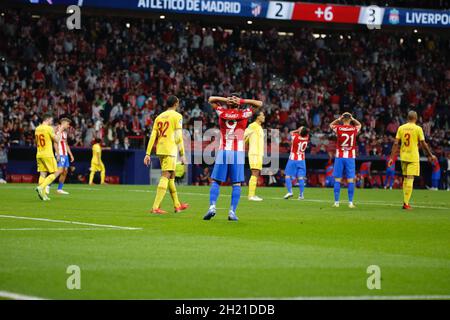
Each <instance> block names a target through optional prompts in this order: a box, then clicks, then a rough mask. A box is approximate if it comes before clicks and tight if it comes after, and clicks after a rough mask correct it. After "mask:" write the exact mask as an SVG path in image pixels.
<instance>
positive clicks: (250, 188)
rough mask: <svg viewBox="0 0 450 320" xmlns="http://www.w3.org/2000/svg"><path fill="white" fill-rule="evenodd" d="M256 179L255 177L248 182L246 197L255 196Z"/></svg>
mask: <svg viewBox="0 0 450 320" xmlns="http://www.w3.org/2000/svg"><path fill="white" fill-rule="evenodd" d="M257 181H258V178H257V177H255V176H253V175H252V176H251V177H250V181H249V182H248V197H249V198H250V197H254V196H255V194H256V182H257Z"/></svg>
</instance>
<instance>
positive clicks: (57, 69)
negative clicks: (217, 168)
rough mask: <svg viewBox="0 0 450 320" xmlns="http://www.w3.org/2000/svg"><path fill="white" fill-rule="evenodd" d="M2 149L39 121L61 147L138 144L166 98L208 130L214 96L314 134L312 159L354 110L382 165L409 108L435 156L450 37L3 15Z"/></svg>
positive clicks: (284, 127) (189, 125)
mask: <svg viewBox="0 0 450 320" xmlns="http://www.w3.org/2000/svg"><path fill="white" fill-rule="evenodd" d="M0 37H1V39H2V41H0V59H1V60H0V105H1V107H0V128H1V130H0V131H1V132H0V144H2V145H25V146H26V145H33V144H34V138H33V130H34V128H35V127H36V126H37V125H38V123H39V121H40V119H39V115H41V114H42V113H43V112H48V111H51V112H53V113H54V114H55V115H57V116H62V115H69V116H70V118H71V119H72V121H73V123H72V125H73V126H72V130H71V132H70V134H69V144H70V145H72V146H74V147H90V146H91V142H92V141H93V139H94V138H100V139H102V141H103V144H104V145H105V146H108V147H111V148H116V149H122V148H125V149H127V148H134V147H143V145H144V142H145V137H148V136H149V132H150V129H151V125H152V119H153V118H154V116H155V115H156V114H158V113H159V112H160V111H161V110H162V106H163V105H164V100H165V98H166V97H167V95H168V94H175V95H177V96H178V97H180V99H181V112H182V113H183V115H184V119H185V120H184V123H185V128H186V129H187V130H189V131H190V132H191V135H192V136H196V135H198V134H199V132H194V121H196V120H201V121H202V122H203V130H206V129H208V128H214V127H216V124H217V121H216V115H215V114H214V113H213V112H212V109H211V108H210V106H209V105H208V103H207V98H208V96H210V95H212V94H222V95H228V94H230V93H231V92H241V94H242V96H244V97H254V98H258V99H261V100H263V101H265V108H264V111H265V112H266V123H267V125H266V126H267V127H268V128H271V129H274V128H276V129H279V130H280V131H281V135H280V146H281V147H282V148H285V149H282V150H286V151H287V148H288V146H289V141H288V138H289V135H288V132H289V130H291V129H295V128H296V127H297V126H299V125H308V126H309V127H310V128H311V149H310V150H309V152H311V153H328V152H330V151H332V150H333V145H334V144H333V138H332V136H333V135H332V134H331V132H330V130H329V128H328V125H329V123H330V122H331V121H332V120H333V119H334V118H335V117H336V116H337V114H339V113H342V112H344V111H351V112H352V113H353V114H354V116H355V117H356V118H357V119H360V120H361V122H362V123H363V130H362V133H361V134H360V136H359V141H358V151H359V155H378V156H386V155H388V154H389V152H390V148H391V146H392V142H393V138H394V136H395V132H396V129H397V128H398V126H399V125H400V124H402V123H404V122H405V115H406V112H407V111H408V110H409V109H415V110H417V111H418V112H419V114H420V123H421V124H422V125H423V128H424V132H425V135H426V137H427V140H428V141H429V142H430V145H431V147H432V148H433V150H435V151H436V153H437V154H438V155H441V156H443V155H444V152H445V149H447V150H448V149H449V147H450V138H449V137H450V134H449V133H450V130H449V129H450V121H449V113H450V112H449V109H450V108H449V102H450V101H449V100H450V96H449V94H448V93H449V89H450V88H449V87H450V64H449V56H448V54H447V53H448V50H449V49H450V47H449V46H450V41H449V39H448V38H446V37H438V36H436V35H429V34H417V33H412V32H408V33H391V32H390V33H387V32H374V31H366V32H363V31H361V32H353V33H348V32H342V33H336V32H334V33H332V34H323V35H322V34H315V33H313V31H312V30H308V29H300V30H296V31H295V33H280V32H278V31H277V30H275V29H270V30H264V31H255V30H250V29H246V30H242V29H233V30H231V29H224V28H221V27H219V26H202V25H200V24H196V23H188V22H169V21H164V20H161V21H152V20H130V19H127V20H125V19H123V18H100V17H85V18H84V19H83V26H82V30H76V31H69V30H67V28H66V25H65V21H64V20H63V19H57V18H49V17H43V16H40V17H39V16H34V17H32V16H31V15H30V14H29V13H26V12H19V11H13V10H9V11H6V12H5V13H4V14H3V15H1V16H0Z"/></svg>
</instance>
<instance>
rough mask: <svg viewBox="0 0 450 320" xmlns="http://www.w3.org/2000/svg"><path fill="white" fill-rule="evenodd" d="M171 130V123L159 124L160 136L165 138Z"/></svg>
mask: <svg viewBox="0 0 450 320" xmlns="http://www.w3.org/2000/svg"><path fill="white" fill-rule="evenodd" d="M168 128H169V121H164V122H158V131H159V136H160V137H163V138H165V137H166V131H167V129H168Z"/></svg>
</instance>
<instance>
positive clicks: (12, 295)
mask: <svg viewBox="0 0 450 320" xmlns="http://www.w3.org/2000/svg"><path fill="white" fill-rule="evenodd" d="M0 297H1V298H7V299H12V300H47V299H44V298H39V297H33V296H28V295H25V294H20V293H14V292H9V291H0Z"/></svg>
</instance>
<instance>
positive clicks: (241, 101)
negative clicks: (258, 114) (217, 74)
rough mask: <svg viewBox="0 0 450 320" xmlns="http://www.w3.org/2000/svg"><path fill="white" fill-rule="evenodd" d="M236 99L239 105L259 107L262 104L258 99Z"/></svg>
mask: <svg viewBox="0 0 450 320" xmlns="http://www.w3.org/2000/svg"><path fill="white" fill-rule="evenodd" d="M238 100H239V105H243V104H249V105H251V106H252V107H253V108H255V109H258V108H261V107H262V106H263V102H262V101H260V100H253V99H238Z"/></svg>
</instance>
